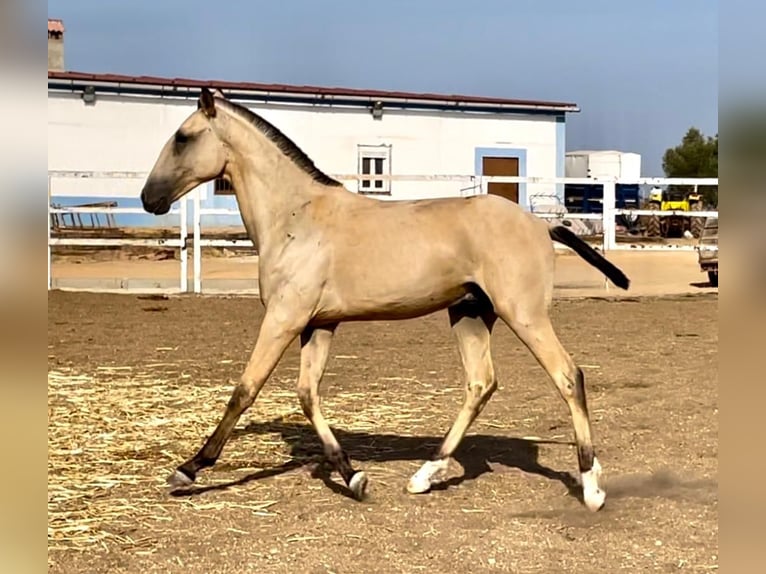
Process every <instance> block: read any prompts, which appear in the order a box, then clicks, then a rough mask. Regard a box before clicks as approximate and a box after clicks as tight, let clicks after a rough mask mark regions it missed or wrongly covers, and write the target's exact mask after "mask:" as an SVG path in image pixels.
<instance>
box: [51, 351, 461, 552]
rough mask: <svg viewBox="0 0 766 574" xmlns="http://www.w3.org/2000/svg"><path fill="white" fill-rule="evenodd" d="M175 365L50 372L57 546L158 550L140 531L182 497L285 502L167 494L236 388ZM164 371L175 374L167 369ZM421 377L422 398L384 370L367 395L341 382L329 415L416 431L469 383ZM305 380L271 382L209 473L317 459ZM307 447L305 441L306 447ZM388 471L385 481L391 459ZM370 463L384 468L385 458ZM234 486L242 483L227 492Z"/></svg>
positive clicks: (359, 427)
mask: <svg viewBox="0 0 766 574" xmlns="http://www.w3.org/2000/svg"><path fill="white" fill-rule="evenodd" d="M163 369H165V370H163ZM173 371H174V369H173V368H172V365H171V364H165V365H162V364H153V365H144V366H143V367H142V368H136V367H128V366H104V367H98V368H97V369H96V370H95V371H94V372H92V373H89V374H81V373H77V372H75V371H74V370H72V369H58V370H50V371H49V372H48V547H49V550H56V549H58V550H65V549H66V550H72V549H90V548H93V547H94V546H95V547H102V548H108V546H109V545H110V544H114V543H116V544H119V545H120V546H121V547H123V548H124V547H135V548H136V551H142V552H151V549H152V545H153V543H154V542H153V540H152V539H151V538H147V537H143V538H142V537H138V538H136V536H135V534H134V533H135V532H136V531H137V530H140V531H141V532H147V531H148V532H152V531H156V530H157V528H158V527H160V526H161V524H162V523H163V522H169V521H171V520H172V518H170V516H169V515H170V514H171V511H172V512H177V511H178V509H179V507H180V508H183V509H186V510H187V511H193V512H195V513H200V512H210V513H215V511H216V509H221V508H223V507H226V508H232V507H233V506H234V505H238V507H240V508H246V509H250V510H251V511H252V512H253V514H254V516H269V515H271V513H273V512H274V511H276V509H277V508H278V501H275V500H251V498H250V497H249V496H242V497H238V498H236V497H235V498H236V501H235V500H232V497H231V496H227V497H225V498H226V500H221V498H223V497H220V496H215V497H204V501H203V499H200V498H198V497H197V498H194V497H184V498H179V497H171V496H168V491H167V487H166V484H165V478H166V476H167V474H168V473H169V472H170V471H171V470H172V469H173V468H174V467H175V466H176V465H177V464H179V463H180V462H181V461H182V460H183V459H184V458H186V457H187V456H189V455H191V454H192V453H193V452H194V451H195V450H196V449H197V448H198V447H199V446H200V444H201V441H202V440H204V438H205V437H207V436H208V435H209V433H210V432H211V430H212V429H213V428H214V426H215V424H216V423H217V422H218V420H219V418H220V415H221V413H222V409H223V406H224V405H225V403H226V401H227V400H228V398H229V395H230V393H231V386H230V385H228V384H220V383H214V382H209V381H208V382H206V381H200V380H199V379H197V378H196V377H194V378H193V377H191V376H190V375H188V374H186V373H184V372H177V369H175V372H173ZM158 373H160V374H162V375H164V376H163V377H162V378H158V376H157V374H158ZM328 376H329V377H332V376H333V374H332V373H328ZM411 382H412V384H413V385H416V386H418V391H419V392H418V400H417V401H413V400H411V399H412V397H398V398H397V397H392V396H390V395H388V394H387V393H386V392H385V387H386V381H385V380H381V381H379V382H378V383H376V384H374V385H373V388H369V389H368V390H369V392H367V393H351V392H337V393H335V394H334V395H333V396H332V397H328V398H326V399H324V401H323V404H324V410H325V414H326V416H327V418H328V421H329V422H330V424H332V425H336V424H337V425H339V426H340V427H342V428H343V430H344V431H348V432H352V433H353V432H356V433H374V432H380V431H381V430H382V429H381V421H385V424H386V425H387V426H388V425H390V426H389V428H392V429H396V430H395V431H393V430H392V431H390V432H396V433H397V434H399V435H407V434H417V432H418V431H419V429H422V428H423V426H424V425H426V421H427V420H428V419H429V418H433V417H435V416H439V414H438V412H436V411H438V409H436V411H434V409H432V408H431V404H429V403H430V400H429V399H433V398H436V397H437V396H438V395H441V394H444V393H452V392H455V391H456V390H458V388H459V387H458V388H456V387H452V388H448V387H445V386H443V385H438V387H437V388H434V387H432V386H431V385H429V384H424V383H421V382H419V381H417V380H416V379H414V378H413V379H412V381H411ZM294 385H295V382H294V378H292V377H286V378H284V379H282V380H281V381H280V380H277V381H272V382H271V384H270V385H267V387H266V388H265V389H264V391H263V392H262V393H261V395H260V396H259V398H258V400H257V402H256V404H255V405H254V407H253V408H252V409H251V411H249V413H248V415H246V416H245V417H243V420H242V421H241V422H240V424H239V425H238V428H237V431H235V437H236V446H232V447H230V448H227V450H226V457H225V460H222V461H220V462H219V464H218V465H217V468H216V471H217V472H214V473H206V475H205V481H204V482H205V484H206V485H214V484H216V482H218V483H229V482H232V481H236V480H237V479H238V478H242V476H243V475H246V474H247V473H248V472H255V471H258V470H262V469H269V468H277V467H280V466H287V465H290V464H291V463H295V462H296V461H297V462H306V461H307V459H311V458H312V457H313V456H315V455H316V454H317V452H318V450H319V448H318V443H317V441H316V437H315V436H314V434H313V430H311V428H310V426H308V423H307V421H306V419H305V418H304V416H303V414H302V413H301V412H300V410H299V408H298V404H297V399H296V395H295V390H294ZM407 399H409V400H407ZM333 413H339V414H340V415H341V416H342V419H340V420H339V419H337V418H334V417H333V416H332V414H333ZM248 421H253V422H252V423H250V425H248ZM254 428H256V430H253V429H254ZM296 445H303V446H302V447H301V448H303V451H301V449H300V448H298V449H296V448H295V447H296ZM360 448H361V449H380V448H383V447H382V445H375V444H369V445H358V446H357V451H358V450H359V449H360ZM302 452H304V453H305V454H304V455H302V454H301V453H302ZM302 457H303V459H304V460H302ZM377 470H379V471H380V473H381V478H383V479H384V480H383V482H384V481H385V474H387V473H386V472H385V469H381V468H378V469H377ZM368 471H372V472H373V473H375V472H376V470H375V468H374V467H372V468H369V467H368ZM231 490H236V487H233V489H230V490H229V491H227V492H231ZM137 526H142V528H137Z"/></svg>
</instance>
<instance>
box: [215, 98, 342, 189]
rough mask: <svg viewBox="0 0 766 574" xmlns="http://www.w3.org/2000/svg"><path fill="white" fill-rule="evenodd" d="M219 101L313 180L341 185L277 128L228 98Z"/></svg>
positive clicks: (218, 102) (325, 183) (218, 101)
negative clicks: (269, 141)
mask: <svg viewBox="0 0 766 574" xmlns="http://www.w3.org/2000/svg"><path fill="white" fill-rule="evenodd" d="M221 101H223V102H225V104H226V105H227V107H228V109H230V110H231V111H232V112H234V113H235V114H237V115H238V116H239V117H241V118H243V119H245V120H247V121H248V122H249V123H250V124H252V125H253V126H255V127H256V128H258V130H260V132H261V133H262V134H263V135H265V136H266V137H267V138H269V139H270V140H271V141H272V142H274V143H275V144H276V145H277V147H278V148H279V149H280V150H281V151H282V153H284V154H285V155H286V156H287V157H289V158H290V159H291V160H293V162H295V164H296V165H297V166H298V167H300V168H301V169H302V170H303V171H305V172H306V173H308V174H309V175H310V176H311V177H312V178H313V179H314V181H318V182H319V183H322V184H324V185H332V186H342V185H343V184H342V183H341V182H339V181H338V180H337V179H334V178H332V177H330V176H329V175H327V174H326V173H324V172H323V171H322V170H320V169H319V168H318V167H317V166H316V165H314V162H313V161H311V158H310V157H309V156H307V155H306V153H305V152H304V151H303V150H302V149H301V148H299V147H298V145H297V144H296V143H295V142H294V141H293V140H291V139H290V138H289V137H287V136H286V135H285V134H283V133H282V132H281V131H280V130H279V128H277V127H276V126H274V125H272V124H271V123H269V122H268V121H266V120H265V119H263V118H262V117H261V116H259V115H258V114H256V113H255V112H253V111H251V110H249V109H248V108H246V107H244V106H240V105H238V104H235V103H234V102H231V101H229V100H220V99H218V98H216V105H218V104H220V102H221Z"/></svg>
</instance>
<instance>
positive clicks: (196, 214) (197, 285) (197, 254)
mask: <svg viewBox="0 0 766 574" xmlns="http://www.w3.org/2000/svg"><path fill="white" fill-rule="evenodd" d="M199 195H200V187H199V186H198V187H197V188H196V189H195V190H194V195H193V196H192V197H193V201H194V204H193V217H192V222H193V225H194V292H195V293H201V292H202V252H201V250H202V246H201V245H200V240H201V235H202V234H201V232H200V220H201V217H202V215H201V214H200V209H201V204H200V197H199Z"/></svg>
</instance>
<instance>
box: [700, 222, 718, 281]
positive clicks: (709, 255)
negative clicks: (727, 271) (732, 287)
mask: <svg viewBox="0 0 766 574" xmlns="http://www.w3.org/2000/svg"><path fill="white" fill-rule="evenodd" d="M697 254H698V255H697V257H698V262H699V266H700V270H701V271H703V272H706V273H707V276H708V279H709V280H710V285H712V286H713V287H718V217H707V218H705V224H704V226H703V227H702V233H701V236H700V238H699V244H698V245H697Z"/></svg>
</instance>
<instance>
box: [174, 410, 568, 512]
mask: <svg viewBox="0 0 766 574" xmlns="http://www.w3.org/2000/svg"><path fill="white" fill-rule="evenodd" d="M333 432H334V434H335V436H336V437H337V439H338V441H339V442H340V444H341V445H343V448H344V449H345V450H346V452H347V453H348V455H349V456H350V457H351V460H352V462H355V461H359V462H379V463H384V462H391V461H417V462H421V461H426V460H428V459H429V458H430V457H431V456H432V455H433V453H434V452H435V451H436V449H437V447H438V445H439V444H440V443H441V440H442V437H432V436H400V435H394V434H376V433H367V432H349V431H344V430H341V429H333ZM271 433H278V434H280V435H281V437H282V440H284V441H285V443H286V444H288V445H289V446H290V456H291V457H292V459H291V460H290V461H288V462H286V463H285V464H283V465H280V466H277V467H274V468H269V469H264V470H260V471H257V472H254V473H251V474H249V475H247V476H244V477H242V478H241V479H238V480H236V481H232V482H227V483H224V484H217V485H214V486H192V487H189V488H186V489H182V490H175V491H173V492H172V494H173V495H175V496H191V495H195V494H201V493H203V492H208V491H211V490H225V489H227V488H229V487H231V486H237V485H242V484H246V483H248V482H251V481H254V480H259V479H263V478H268V477H271V476H276V475H280V474H284V473H287V472H289V471H292V470H295V469H298V468H301V467H307V466H313V469H312V476H313V477H314V478H319V479H321V480H322V481H323V482H324V483H325V485H327V487H328V488H330V489H331V490H332V491H334V492H336V493H338V494H342V495H344V496H348V497H351V494H350V492H349V491H348V490H347V489H346V488H345V487H343V486H341V485H340V484H338V483H337V482H335V481H333V480H332V479H331V478H330V476H331V473H332V469H331V468H330V467H329V466H328V465H327V464H326V463H324V457H323V455H322V447H321V444H320V443H319V439H318V437H317V436H316V432H315V431H314V429H313V427H312V426H311V425H310V424H308V423H295V422H283V421H279V420H274V421H270V422H264V423H250V424H249V425H248V426H247V427H245V428H244V429H237V430H236V431H235V432H234V435H233V437H232V440H236V438H237V437H240V436H246V435H253V434H255V435H260V434H271ZM539 444H560V445H571V444H572V443H569V442H565V441H544V440H540V441H536V440H527V439H520V438H512V437H504V436H493V435H469V436H466V437H465V438H464V439H463V441H462V442H461V444H460V447H459V448H458V450H457V452H456V453H455V455H454V456H453V459H454V460H455V461H457V462H458V463H459V464H460V465H461V466H462V467H463V471H464V473H463V475H462V476H455V477H451V478H449V479H447V480H445V481H444V482H442V483H440V484H438V485H434V487H433V488H432V490H445V489H447V488H450V487H451V486H456V485H459V484H461V483H463V482H465V481H467V480H474V479H476V478H478V477H480V476H481V475H483V474H485V473H488V472H492V466H491V465H501V466H504V467H507V468H516V469H519V470H521V471H523V472H526V473H530V474H536V475H539V476H542V477H545V478H547V479H550V480H556V481H559V482H561V483H562V484H563V485H564V486H565V487H566V488H567V490H568V491H569V494H570V496H574V497H576V498H577V499H578V500H579V501H580V502H582V488H581V486H580V483H579V481H578V480H577V479H576V478H575V477H574V476H573V475H572V474H570V473H569V472H561V471H556V470H553V469H551V468H548V467H546V466H543V465H541V464H540V463H539V462H538V453H539V448H538V445H539Z"/></svg>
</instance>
